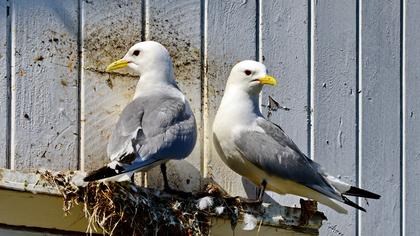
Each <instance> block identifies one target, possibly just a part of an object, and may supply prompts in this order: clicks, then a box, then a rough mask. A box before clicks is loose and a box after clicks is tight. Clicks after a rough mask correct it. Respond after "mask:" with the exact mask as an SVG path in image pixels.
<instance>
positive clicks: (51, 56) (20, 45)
mask: <svg viewBox="0 0 420 236" xmlns="http://www.w3.org/2000/svg"><path fill="white" fill-rule="evenodd" d="M13 8H14V11H15V12H14V14H15V15H14V17H15V25H14V26H13V27H15V32H16V33H15V38H14V40H15V42H16V43H15V51H14V52H13V53H14V54H15V65H14V66H15V72H16V74H15V75H14V77H13V78H14V79H12V110H14V115H15V116H14V117H12V119H13V120H12V124H13V126H12V130H13V131H12V144H13V145H14V146H13V147H12V150H13V152H12V155H13V156H12V158H14V163H13V162H12V166H14V167H15V168H16V169H27V168H29V169H32V168H47V169H54V170H57V169H74V168H76V167H77V132H78V131H77V127H78V125H77V117H78V84H77V80H78V70H77V63H78V59H77V43H78V42H77V35H78V17H77V9H78V8H77V1H76V0H73V1H55V0H43V1H37V3H36V4H34V3H33V1H30V0H22V1H15V2H14V6H13Z"/></svg>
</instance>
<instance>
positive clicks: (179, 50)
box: [146, 0, 202, 191]
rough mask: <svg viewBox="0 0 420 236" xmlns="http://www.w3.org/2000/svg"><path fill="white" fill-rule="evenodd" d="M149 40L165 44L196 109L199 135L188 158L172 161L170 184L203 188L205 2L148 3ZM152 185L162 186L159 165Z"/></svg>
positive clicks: (150, 177)
mask: <svg viewBox="0 0 420 236" xmlns="http://www.w3.org/2000/svg"><path fill="white" fill-rule="evenodd" d="M146 11H147V12H148V14H147V15H148V16H149V18H148V19H147V20H146V21H147V25H148V31H147V32H146V36H147V37H146V40H154V41H157V42H160V43H161V44H163V45H164V46H165V47H166V48H167V49H168V50H169V53H170V54H171V57H172V59H173V63H174V67H175V76H176V80H177V83H178V85H179V86H180V88H181V90H182V91H183V92H184V94H185V95H186V96H187V98H188V100H189V102H190V105H191V107H192V110H193V112H194V115H195V118H196V122H197V127H198V130H197V131H198V134H199V135H198V137H197V144H196V146H195V149H194V151H193V153H192V154H191V155H190V157H188V158H187V159H185V160H182V161H171V162H169V163H168V175H169V179H170V185H171V186H174V187H177V188H179V189H182V190H184V191H191V190H199V188H200V179H201V178H200V176H201V175H200V169H201V153H200V152H201V143H202V141H201V140H202V137H201V133H202V129H201V50H200V47H201V3H200V1H195V0H182V1H171V0H159V1H150V2H149V4H147V10H146ZM147 183H148V185H149V186H156V187H158V186H162V183H163V178H162V175H161V174H160V169H159V167H157V168H154V169H153V170H151V171H149V172H148V182H147Z"/></svg>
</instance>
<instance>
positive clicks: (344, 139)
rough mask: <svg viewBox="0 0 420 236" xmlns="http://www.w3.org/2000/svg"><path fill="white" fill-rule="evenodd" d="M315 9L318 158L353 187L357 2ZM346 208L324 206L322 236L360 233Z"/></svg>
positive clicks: (324, 4)
mask: <svg viewBox="0 0 420 236" xmlns="http://www.w3.org/2000/svg"><path fill="white" fill-rule="evenodd" d="M314 7H315V22H314V23H315V31H314V40H313V42H314V54H315V55H314V85H315V86H314V88H315V91H314V99H315V100H314V102H313V104H314V124H313V125H314V130H315V132H314V133H315V135H314V140H313V142H314V148H315V149H314V154H315V157H314V158H315V161H317V162H318V163H320V164H321V165H322V166H323V167H324V168H325V170H326V171H327V172H328V173H329V174H331V175H333V176H336V177H338V178H339V179H342V180H343V181H345V182H347V183H351V184H353V185H355V184H356V183H357V182H356V179H357V176H356V156H357V153H356V142H357V137H356V128H357V127H356V125H355V124H356V94H357V91H356V84H357V61H356V52H357V25H356V24H357V20H356V18H357V15H356V14H357V10H356V1H355V0H353V1H348V0H342V1H334V0H327V1H318V2H317V4H315V5H314ZM352 200H355V198H353V199H352ZM346 208H347V209H348V210H349V214H348V215H339V214H337V213H336V212H335V211H334V210H332V209H330V208H328V207H321V208H320V209H321V211H323V212H324V213H325V214H326V215H327V217H328V221H327V222H326V223H325V226H324V227H322V229H321V231H320V234H321V235H338V234H339V235H355V234H356V210H355V209H353V208H351V207H346ZM332 216H334V217H332Z"/></svg>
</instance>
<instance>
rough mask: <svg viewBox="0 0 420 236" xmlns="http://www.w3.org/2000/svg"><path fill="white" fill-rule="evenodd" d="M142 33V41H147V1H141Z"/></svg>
mask: <svg viewBox="0 0 420 236" xmlns="http://www.w3.org/2000/svg"><path fill="white" fill-rule="evenodd" d="M140 4H141V5H140V7H141V25H142V27H141V32H140V40H141V41H146V1H141V3H140Z"/></svg>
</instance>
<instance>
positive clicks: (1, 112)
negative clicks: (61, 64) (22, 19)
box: [0, 1, 10, 168]
mask: <svg viewBox="0 0 420 236" xmlns="http://www.w3.org/2000/svg"><path fill="white" fill-rule="evenodd" d="M8 8H9V2H8V1H0V21H1V22H2V23H1V24H0V167H3V168H4V167H7V162H8V158H9V157H8V146H9V144H8V137H9V134H8V123H9V119H8V117H9V114H8V110H9V99H8V93H9V91H10V90H9V78H8V71H10V68H8V59H9V55H8V50H7V48H8V42H7V41H8V40H7V38H8V36H9V33H10V32H8V31H9V29H8V26H9V19H10V18H9V10H10V9H8Z"/></svg>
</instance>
